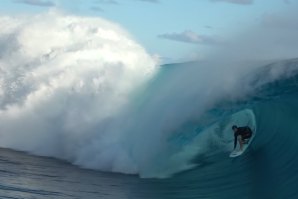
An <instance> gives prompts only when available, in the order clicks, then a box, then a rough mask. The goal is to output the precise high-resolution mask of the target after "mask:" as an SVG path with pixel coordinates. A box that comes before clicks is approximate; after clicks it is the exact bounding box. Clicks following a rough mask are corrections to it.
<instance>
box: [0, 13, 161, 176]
mask: <svg viewBox="0 0 298 199" xmlns="http://www.w3.org/2000/svg"><path fill="white" fill-rule="evenodd" d="M0 26H1V27H2V28H1V31H0V46H1V49H0V58H1V59H0V145H1V147H9V148H13V149H18V150H23V151H27V152H30V153H33V154H37V155H46V156H53V157H58V158H63V159H66V160H68V161H71V162H73V163H75V164H79V165H81V166H83V167H88V168H95V169H101V170H107V171H117V172H124V173H136V172H137V167H136V165H135V164H134V162H133V161H132V159H131V157H129V154H128V153H127V150H126V149H124V148H123V147H122V146H121V136H122V134H123V133H124V131H121V129H117V128H118V127H116V126H115V123H116V120H117V121H122V122H123V123H125V121H124V120H121V119H119V118H117V117H119V116H118V115H119V113H120V112H121V111H123V109H124V107H125V106H126V105H127V103H128V101H129V98H130V95H131V94H132V92H133V91H134V90H136V89H137V88H139V87H140V86H141V85H142V84H143V83H144V82H146V81H147V80H148V79H150V78H151V76H152V75H153V74H154V71H155V70H156V63H155V61H154V59H153V58H151V57H150V56H149V55H148V54H147V53H146V52H145V50H144V49H143V48H142V47H141V46H140V45H139V44H137V43H136V42H135V41H133V39H132V38H131V36H130V35H129V34H128V33H127V32H126V31H124V30H123V29H122V28H121V27H119V26H118V25H116V24H114V23H111V22H108V21H106V20H103V19H100V18H87V17H77V16H67V15H64V14H59V13H56V12H51V13H46V14H39V15H34V16H17V17H9V16H2V17H0ZM4 27H5V28H4ZM118 123H119V122H118ZM119 128H120V127H119Z"/></svg>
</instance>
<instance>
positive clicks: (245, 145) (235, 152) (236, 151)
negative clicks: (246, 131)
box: [230, 130, 256, 158]
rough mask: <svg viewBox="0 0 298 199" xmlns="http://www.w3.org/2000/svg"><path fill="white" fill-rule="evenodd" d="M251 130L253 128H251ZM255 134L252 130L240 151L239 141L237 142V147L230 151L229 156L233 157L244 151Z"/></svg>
mask: <svg viewBox="0 0 298 199" xmlns="http://www.w3.org/2000/svg"><path fill="white" fill-rule="evenodd" d="M252 131H253V130H252ZM255 136H256V131H253V132H252V136H251V138H250V139H249V140H248V142H247V143H245V144H243V149H242V151H240V146H239V143H237V145H238V147H237V148H236V149H235V150H234V151H232V152H231V153H230V158H235V157H237V156H240V155H242V154H243V153H244V152H245V151H246V149H247V148H248V147H249V145H250V143H251V142H252V141H253V139H254V137H255ZM237 142H238V140H237Z"/></svg>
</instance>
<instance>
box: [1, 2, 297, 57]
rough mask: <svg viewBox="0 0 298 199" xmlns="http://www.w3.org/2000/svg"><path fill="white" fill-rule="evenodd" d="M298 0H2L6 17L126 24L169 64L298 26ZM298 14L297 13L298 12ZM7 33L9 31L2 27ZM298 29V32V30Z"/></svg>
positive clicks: (141, 41)
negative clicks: (253, 32)
mask: <svg viewBox="0 0 298 199" xmlns="http://www.w3.org/2000/svg"><path fill="white" fill-rule="evenodd" d="M295 8H298V0H1V2H0V13H1V14H9V15H14V14H20V13H22V14H23V13H38V12H45V11H47V10H49V9H58V10H61V11H64V12H67V13H71V14H75V15H83V16H96V17H102V18H105V19H108V20H110V21H113V22H115V23H118V24H120V25H121V26H122V27H123V28H124V29H126V30H127V31H128V32H130V33H131V34H132V35H133V37H134V38H135V39H136V40H137V41H138V42H139V43H140V44H141V45H142V46H143V47H144V48H145V49H147V51H148V52H149V53H150V54H152V55H158V56H160V57H161V58H162V59H163V61H164V62H178V61H187V60H192V59H195V58H200V56H204V53H206V52H209V51H212V50H214V49H216V48H218V47H219V46H222V45H224V44H225V42H227V41H228V40H229V39H231V38H232V37H233V36H234V35H237V34H240V33H241V32H242V31H245V30H246V29H249V28H250V27H252V26H264V27H268V26H279V27H280V28H287V27H289V26H290V27H293V28H295V26H297V24H298V23H297V22H295V21H296V19H291V18H290V17H289V18H286V17H285V16H284V15H283V14H281V13H282V12H285V11H286V10H287V9H289V10H293V9H295ZM296 10H297V9H296ZM1 28H3V27H1ZM296 28H297V29H298V27H296Z"/></svg>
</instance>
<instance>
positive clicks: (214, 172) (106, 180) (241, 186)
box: [0, 59, 298, 199]
mask: <svg viewBox="0 0 298 199" xmlns="http://www.w3.org/2000/svg"><path fill="white" fill-rule="evenodd" d="M193 64H196V63H191V65H193ZM170 67H172V68H170ZM181 67H186V65H185V66H183V64H181V65H172V66H171V65H170V66H165V67H164V68H163V69H162V70H161V71H160V73H159V75H158V76H157V78H156V79H154V80H152V82H150V83H149V85H148V86H147V87H144V88H143V90H141V91H139V92H138V93H136V94H135V95H134V97H133V99H132V100H134V101H135V103H136V104H137V106H136V107H137V108H136V111H140V112H142V111H149V110H150V109H147V107H148V106H149V107H150V106H154V105H155V104H156V103H157V102H158V103H160V102H163V96H157V97H156V96H155V95H152V93H154V92H157V93H158V92H159V89H160V90H163V89H164V88H166V89H169V88H172V86H174V88H173V89H181V88H177V87H179V85H171V84H170V82H171V80H172V78H173V77H172V74H173V73H175V70H176V69H177V68H178V70H182V71H184V70H188V69H187V68H186V69H181ZM191 67H193V66H191ZM273 69H274V70H275V69H278V70H277V71H287V73H285V74H284V75H280V72H279V73H278V74H279V75H278V78H271V79H270V80H266V81H265V79H266V77H268V76H269V74H272V70H273ZM281 69H282V70H281ZM296 69H298V60H295V59H293V60H286V61H281V62H277V63H274V64H271V65H270V64H269V65H267V66H264V67H261V68H258V69H256V70H255V71H254V72H253V73H250V72H248V73H247V76H246V77H248V76H249V77H250V78H246V77H241V78H242V80H243V81H244V82H245V83H246V84H247V85H250V86H251V87H252V88H253V89H252V90H249V92H245V96H243V97H239V95H237V97H234V96H233V97H230V96H229V97H225V98H221V99H222V100H220V101H215V102H214V103H212V106H210V107H208V108H206V109H205V110H204V111H203V114H200V118H196V117H195V115H196V114H197V112H194V113H193V114H192V115H191V116H189V115H186V114H185V112H184V111H185V109H183V110H182V109H179V107H181V104H179V103H178V102H179V100H177V99H175V100H173V102H175V104H174V106H172V105H168V104H170V103H169V102H168V101H164V102H163V103H164V106H163V108H161V109H160V112H159V113H160V114H161V115H162V113H163V110H165V111H167V110H168V109H167V107H169V109H173V108H174V107H175V106H176V107H177V109H176V110H177V111H178V112H176V114H181V115H182V116H185V117H186V118H189V119H188V120H183V122H181V124H179V125H174V127H177V128H174V129H171V133H170V134H166V135H169V136H167V137H166V143H167V145H166V146H164V148H163V149H164V150H163V151H159V153H158V156H155V157H153V158H151V159H150V160H155V162H151V164H150V166H152V165H154V167H150V168H151V170H150V172H148V167H149V166H148V167H147V168H145V167H144V168H143V170H142V169H140V173H139V175H124V174H120V173H111V172H101V171H96V170H87V169H82V168H80V167H78V166H74V165H72V164H70V163H68V162H65V161H63V160H57V159H53V158H47V157H39V156H33V155H29V154H27V153H24V152H18V151H13V150H10V149H4V148H3V149H1V150H0V179H1V180H0V198H113V199H116V198H117V199H118V198H129V199H138V198H145V199H147V198H148V199H170V198H171V199H172V198H173V199H182V198H185V199H187V198H189V199H190V198H199V199H205V198H206V199H207V198H208V199H217V198H218V199H225V198H229V199H230V198H241V199H242V198H247V199H251V198H262V199H267V198H268V199H271V198H273V199H275V198H276V199H279V198H281V199H283V198H298V189H297V186H298V148H297V146H298V134H297V133H298V130H297V129H298V75H297V72H296V71H297V70H296ZM180 74H181V77H184V76H183V75H184V74H183V73H180ZM187 74H189V73H187ZM251 77H253V78H251ZM211 80H212V79H211ZM263 80H264V81H263ZM191 83H194V82H191ZM186 94H187V93H186ZM201 94H202V93H201ZM179 96H180V97H181V101H183V102H184V103H185V101H187V100H188V99H190V98H192V99H191V100H189V101H188V102H189V104H190V105H192V106H189V107H193V108H194V109H195V108H196V107H199V106H197V104H196V100H198V99H201V98H200V97H202V96H200V95H194V96H190V98H188V99H187V100H185V99H184V96H185V95H183V93H181V94H180V95H175V97H179ZM164 99H166V100H168V96H164ZM148 101H150V103H148ZM145 106H146V108H145ZM185 106H186V105H185ZM187 108H188V106H186V109H187ZM173 112H174V113H175V109H174V110H173ZM187 112H188V111H187ZM247 113H252V115H250V114H248V115H249V116H247ZM156 118H157V119H161V118H162V117H161V116H156ZM254 122H255V126H256V129H257V132H256V137H255V139H254V140H253V142H252V143H251V146H250V148H249V149H248V150H247V151H246V152H245V153H244V154H243V155H242V156H240V157H238V158H234V159H232V158H229V157H228V155H229V150H230V149H231V147H232V146H231V144H230V143H231V137H232V133H231V132H230V125H231V124H235V123H236V124H238V125H245V124H253V123H254ZM141 123H142V122H141ZM144 124H145V126H146V123H144ZM158 149H161V148H160V147H159V148H158ZM148 150H153V151H154V149H153V148H152V149H150V148H148ZM178 154H180V155H178ZM181 156H183V157H181ZM150 157H151V156H150ZM179 161H180V162H179ZM181 161H187V162H181ZM145 163H146V161H145V162H144V164H145ZM167 163H171V164H167ZM141 165H142V164H141ZM148 165H149V164H148ZM161 168H162V169H161ZM153 171H154V172H153ZM153 173H154V174H155V176H153ZM162 174H164V175H162ZM139 176H141V177H149V178H140V177H139Z"/></svg>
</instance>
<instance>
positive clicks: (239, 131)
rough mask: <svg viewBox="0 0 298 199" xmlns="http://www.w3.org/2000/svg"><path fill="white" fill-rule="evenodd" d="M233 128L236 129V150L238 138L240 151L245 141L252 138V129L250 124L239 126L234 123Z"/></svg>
mask: <svg viewBox="0 0 298 199" xmlns="http://www.w3.org/2000/svg"><path fill="white" fill-rule="evenodd" d="M232 129H233V131H234V150H235V149H236V146H237V140H238V142H239V145H240V151H242V149H243V144H244V143H245V140H246V139H249V138H251V136H252V131H251V129H250V128H249V127H248V126H244V127H237V126H236V125H233V126H232Z"/></svg>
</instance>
